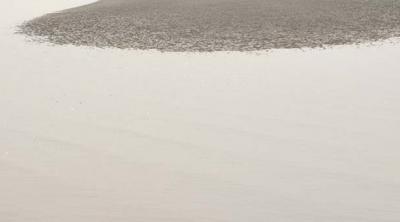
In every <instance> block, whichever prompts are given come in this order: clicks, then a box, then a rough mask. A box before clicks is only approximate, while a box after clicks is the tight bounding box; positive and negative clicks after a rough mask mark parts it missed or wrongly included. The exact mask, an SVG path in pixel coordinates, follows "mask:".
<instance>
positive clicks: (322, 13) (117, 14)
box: [20, 0, 400, 51]
mask: <svg viewBox="0 0 400 222" xmlns="http://www.w3.org/2000/svg"><path fill="white" fill-rule="evenodd" d="M20 32H21V33H24V34H27V35H29V36H40V37H44V38H45V39H46V40H47V41H49V42H51V43H55V44H73V45H77V46H95V47H117V48H123V49H125V48H131V49H157V50H160V51H254V50H268V49H272V48H302V47H321V46H329V45H341V44H354V43H361V42H369V41H376V40H381V39H387V38H390V37H399V36H400V0H101V1H98V2H96V3H93V4H90V5H86V6H82V7H78V8H73V9H69V10H65V11H61V12H57V13H52V14H47V15H44V16H42V17H39V18H35V19H33V20H31V21H27V22H26V23H24V24H22V25H21V26H20Z"/></svg>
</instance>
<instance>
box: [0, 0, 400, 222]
mask: <svg viewBox="0 0 400 222" xmlns="http://www.w3.org/2000/svg"><path fill="white" fill-rule="evenodd" d="M0 2H1V3H2V4H3V5H6V6H7V7H2V8H1V9H0V11H1V13H0V107H1V108H0V221H5V222H25V221H29V222H43V221H56V222H71V221H74V222H102V221H104V222H109V221H113V222H126V221H135V222H188V221H190V222H243V221H251V222H265V221H274V222H310V221H323V222H338V221H340V222H377V221H379V222H398V221H399V219H400V177H399V169H400V161H399V160H400V149H399V147H400V137H399V132H400V88H399V85H400V75H399V73H400V66H399V63H398V61H399V59H398V58H400V44H399V43H396V40H395V39H392V40H391V41H390V42H389V41H388V42H380V43H376V44H374V45H372V46H366V45H361V46H358V47H356V46H337V47H332V48H330V49H326V50H322V49H304V50H294V49H291V50H286V49H284V50H283V49H282V50H272V51H270V52H267V53H240V52H231V53H227V52H218V53H216V52H215V53H160V52H157V51H134V50H119V49H92V48H88V47H74V46H70V45H66V46H53V45H47V44H37V43H35V42H29V41H27V39H25V38H24V36H22V35H16V34H14V31H15V29H16V26H17V25H19V24H21V23H22V22H23V21H25V20H29V19H31V18H33V17H37V16H41V15H43V14H46V13H51V12H56V11H59V10H63V9H67V8H71V7H76V6H79V5H84V4H88V3H91V2H87V1H83V0H72V1H71V0H36V1H26V0H13V1H11V2H10V1H5V0H0Z"/></svg>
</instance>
